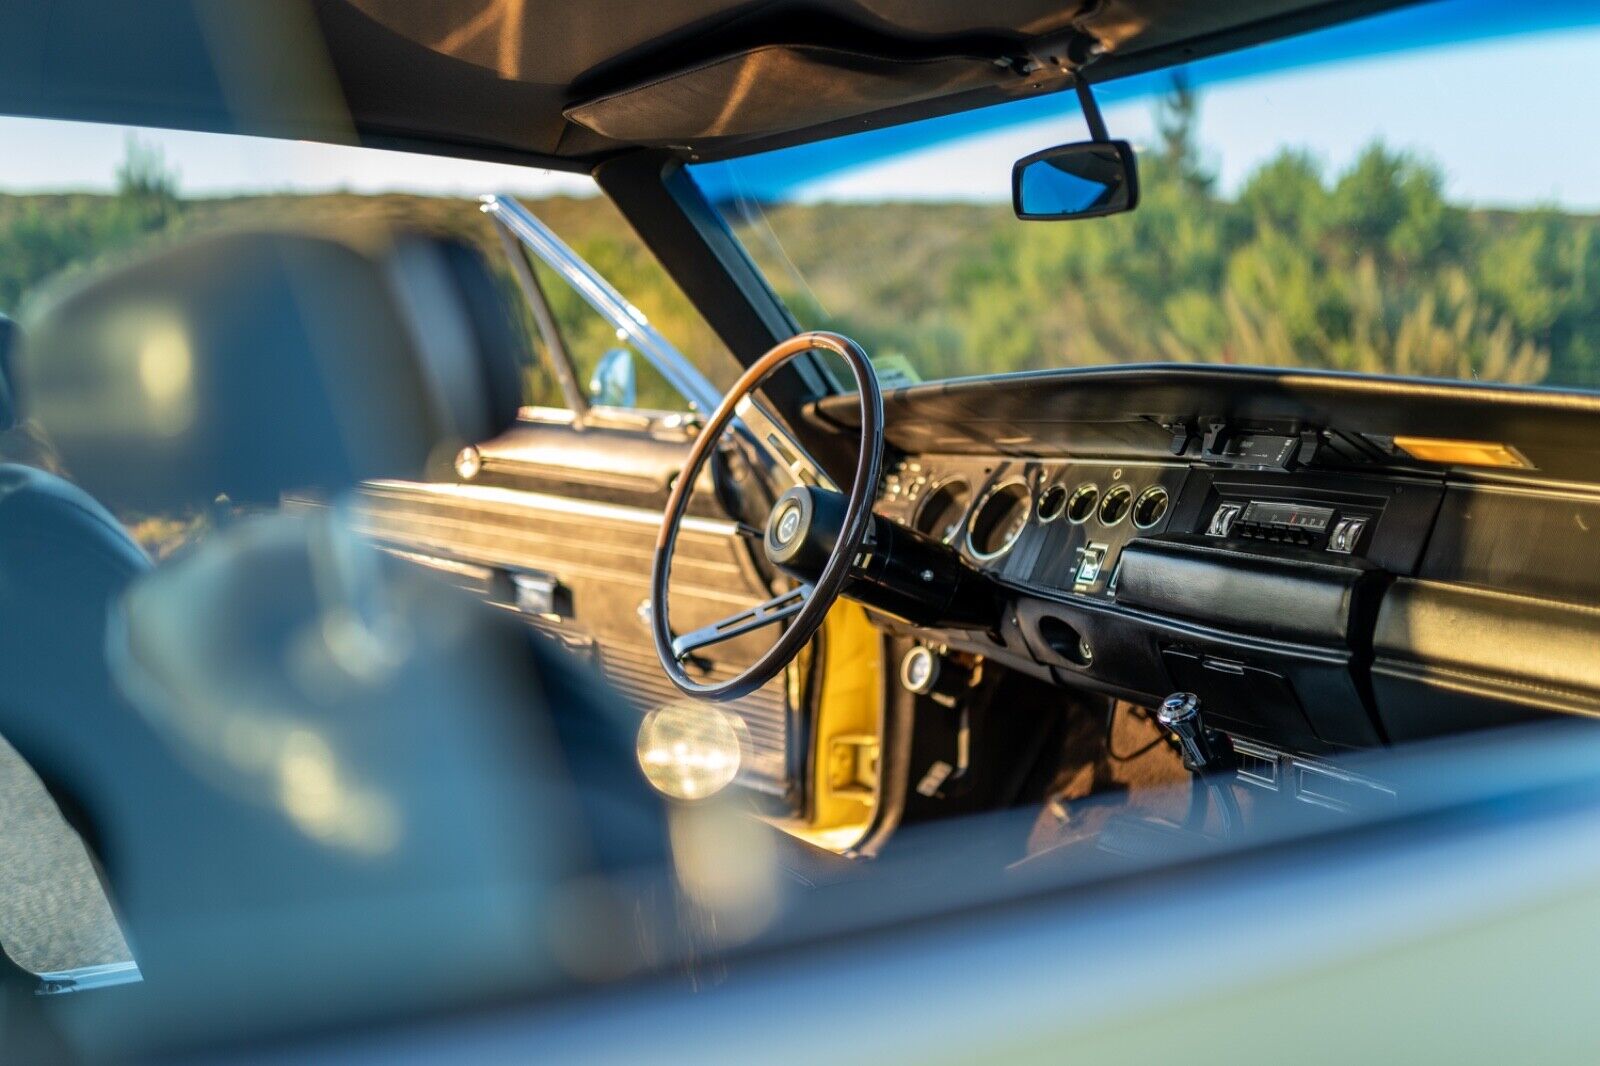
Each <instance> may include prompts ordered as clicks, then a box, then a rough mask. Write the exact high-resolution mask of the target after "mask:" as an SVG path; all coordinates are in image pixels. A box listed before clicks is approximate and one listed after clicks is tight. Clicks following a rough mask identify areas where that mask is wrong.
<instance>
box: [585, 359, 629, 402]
mask: <svg viewBox="0 0 1600 1066" xmlns="http://www.w3.org/2000/svg"><path fill="white" fill-rule="evenodd" d="M589 402H590V403H591V404H593V405H594V406H596V407H633V406H635V405H636V404H637V403H638V402H639V386H638V378H637V376H636V375H635V373H634V369H633V353H632V352H631V351H629V350H628V349H626V348H608V349H606V351H605V354H604V355H602V356H600V361H599V362H598V363H596V364H595V367H594V373H593V374H591V375H590V376H589Z"/></svg>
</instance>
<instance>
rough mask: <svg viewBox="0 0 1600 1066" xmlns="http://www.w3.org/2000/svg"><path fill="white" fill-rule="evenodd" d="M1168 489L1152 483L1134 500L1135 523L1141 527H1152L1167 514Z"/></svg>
mask: <svg viewBox="0 0 1600 1066" xmlns="http://www.w3.org/2000/svg"><path fill="white" fill-rule="evenodd" d="M1167 500H1168V497H1167V490H1166V489H1164V488H1162V487H1161V486H1160V485H1151V486H1150V487H1149V488H1147V489H1145V490H1144V491H1143V492H1141V493H1139V498H1138V499H1137V500H1134V501H1133V524H1134V525H1136V526H1138V527H1139V528H1140V529H1150V528H1151V527H1153V526H1155V525H1156V523H1158V522H1160V521H1161V520H1162V519H1163V518H1165V517H1166V515H1167Z"/></svg>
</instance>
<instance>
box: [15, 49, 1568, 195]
mask: <svg viewBox="0 0 1600 1066" xmlns="http://www.w3.org/2000/svg"><path fill="white" fill-rule="evenodd" d="M1596 68H1600V29H1597V28H1586V29H1581V30H1576V29H1568V30H1562V31H1552V32H1545V33H1540V34H1534V35H1530V36H1524V37H1518V38H1511V39H1500V40H1496V41H1486V42H1482V43H1476V44H1470V45H1458V46H1452V47H1449V48H1442V49H1441V48H1431V49H1423V50H1418V51H1411V52H1404V53H1400V54H1390V55H1383V56H1378V57H1375V58H1371V59H1366V60H1360V61H1353V62H1339V63H1335V64H1328V65H1322V66H1314V67H1310V68H1305V69H1298V70H1290V71H1275V72H1269V73H1265V74H1261V75H1257V76H1254V77H1247V78H1243V79H1239V80H1234V81H1228V82H1225V83H1222V84H1219V85H1215V86H1207V87H1204V89H1203V92H1202V95H1201V118H1200V141H1201V143H1202V144H1203V145H1204V147H1205V149H1206V151H1207V153H1208V156H1209V158H1210V161H1211V162H1212V164H1213V165H1214V166H1215V167H1216V168H1217V170H1218V173H1219V177H1220V186H1221V190H1222V191H1223V192H1224V194H1231V193H1232V192H1234V191H1236V190H1237V188H1238V186H1239V184H1240V182H1241V180H1242V178H1243V176H1244V175H1246V174H1247V173H1248V172H1249V171H1250V170H1252V169H1253V168H1254V167H1255V166H1256V165H1258V164H1259V163H1260V162H1262V161H1263V160H1265V159H1266V158H1268V157H1270V156H1271V155H1273V154H1275V153H1276V152H1277V151H1278V150H1279V149H1280V148H1282V147H1284V146H1296V147H1306V148H1309V149H1311V150H1312V151H1313V152H1314V153H1316V154H1317V155H1318V156H1319V157H1321V158H1322V159H1323V160H1324V162H1325V163H1326V164H1328V165H1329V167H1330V168H1331V169H1333V170H1338V169H1340V168H1342V167H1343V166H1344V165H1345V164H1347V163H1348V162H1349V161H1350V159H1352V158H1353V157H1354V156H1355V154H1356V153H1357V152H1358V151H1359V150H1360V149H1361V148H1362V147H1363V146H1365V145H1366V144H1368V143H1370V142H1371V141H1372V140H1374V139H1375V138H1379V137H1381V138H1382V139H1383V140H1384V141H1385V142H1386V143H1387V144H1389V145H1390V146H1400V147H1408V148H1414V149H1419V150H1421V151H1422V152H1424V153H1425V154H1427V155H1429V156H1431V157H1433V158H1434V159H1435V160H1436V161H1437V162H1438V163H1439V164H1441V166H1442V167H1443V169H1444V171H1445V173H1446V175H1447V179H1448V193H1449V195H1450V197H1451V198H1452V199H1454V200H1456V201H1458V202H1462V203H1470V204H1477V205H1492V206H1526V205H1531V204H1543V203H1557V204H1561V205H1563V206H1565V207H1568V208H1572V209H1579V210H1600V118H1597V116H1600V77H1597V76H1596ZM1496 71H1503V72H1508V73H1507V74H1505V75H1503V76H1500V77H1498V78H1497V76H1496V74H1495V72H1496ZM1061 99H1062V105H1063V110H1064V114H1063V117H1062V118H1060V119H1047V120H1044V121H1036V122H1030V123H1027V124H1024V125H1015V126H1011V127H1009V128H1004V129H1000V130H998V131H995V132H989V133H981V134H978V135H976V136H972V137H967V138H964V139H962V140H960V141H955V142H951V143H946V144H941V145H937V146H934V147H931V148H923V149H918V150H914V151H911V152H909V153H907V154H903V155H900V156H897V157H894V158H891V159H888V160H884V161H880V162H876V163H873V164H870V165H867V166H864V167H858V168H856V169H853V170H848V171H844V172H840V173H835V174H831V175H828V176H826V177H824V178H822V179H819V180H817V181H814V182H812V183H810V184H809V185H808V186H806V187H804V188H803V189H801V190H798V193H799V195H800V197H801V198H803V199H808V200H882V199H890V198H892V199H966V200H1005V199H1007V198H1008V197H1009V194H1010V193H1009V190H1010V185H1009V175H1010V167H1011V162H1012V160H1014V159H1016V158H1017V157H1019V156H1021V155H1025V154H1027V153H1029V152H1031V151H1034V150H1036V149H1038V148H1041V147H1044V146H1046V145H1049V144H1052V143H1057V142H1060V141H1066V140H1075V139H1079V138H1081V137H1082V136H1083V135H1084V133H1083V127H1082V121H1081V118H1079V116H1078V115H1077V110H1076V105H1075V103H1074V102H1073V101H1072V100H1071V99H1070V98H1068V97H1062V98H1061ZM1106 121H1107V123H1108V125H1109V126H1110V129H1111V132H1112V135H1113V136H1117V137H1124V138H1127V139H1129V140H1131V141H1133V142H1134V143H1135V144H1136V145H1138V144H1141V143H1149V142H1150V141H1151V140H1152V139H1153V136H1154V128H1153V119H1152V111H1151V102H1150V100H1149V99H1142V100H1135V101H1130V102H1124V103H1117V104H1114V105H1112V106H1108V107H1107V108H1106ZM128 136H129V131H128V130H126V129H125V128H123V127H117V126H104V125H95V124H89V123H66V122H54V121H42V120H34V119H18V118H4V117H0V145H3V146H4V150H3V152H0V190H4V191H8V192H24V191H25V192H39V191H60V190H103V189H108V188H109V187H110V185H111V182H112V175H113V172H114V171H115V168H116V166H117V163H118V162H119V161H120V160H121V158H122V157H123V154H124V152H125V147H126V140H127V137H128ZM139 137H140V138H141V139H142V140H143V141H145V142H146V143H148V144H153V145H155V146H157V147H159V148H160V149H161V150H162V151H163V153H164V154H165V157H166V160H167V163H168V165H169V166H171V167H172V168H174V169H175V170H176V171H177V173H178V179H179V187H180V189H181V190H182V191H183V193H184V194H185V195H191V196H193V195H224V194H230V193H237V192H256V191H285V190H303V191H321V190H329V189H349V190H353V191H358V192H386V191H406V192H421V193H432V194H437V195H460V196H476V195H479V194H481V193H485V192H499V191H506V192H512V193H517V194H522V195H527V196H541V195H549V194H554V193H568V194H572V195H586V194H590V193H592V192H593V191H594V184H593V182H592V181H591V180H590V179H589V178H587V177H585V176H581V175H571V174H560V173H554V172H550V171H542V170H534V169H530V168H525V167H515V166H507V165H503V164H494V163H476V162H468V161H463V160H454V159H445V158H439V157H431V156H425V155H415V154H410V153H399V152H382V151H375V150H370V149H356V148H347V147H340V146H333V145H321V144H311V143H306V142H299V141H270V140H260V139H255V138H248V137H225V136H219V135H215V134H197V133H183V132H174V131H166V130H146V131H140V133H139Z"/></svg>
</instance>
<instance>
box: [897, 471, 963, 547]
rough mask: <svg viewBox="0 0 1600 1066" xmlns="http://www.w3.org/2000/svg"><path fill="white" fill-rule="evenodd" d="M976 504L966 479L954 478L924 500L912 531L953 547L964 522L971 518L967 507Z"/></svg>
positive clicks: (914, 520)
mask: <svg viewBox="0 0 1600 1066" xmlns="http://www.w3.org/2000/svg"><path fill="white" fill-rule="evenodd" d="M971 502H972V488H971V486H969V485H968V484H967V482H966V479H965V478H959V477H956V478H951V479H950V480H949V481H946V482H945V483H944V484H942V485H940V486H939V487H938V488H936V489H934V490H933V491H932V492H930V493H928V495H927V496H926V497H924V498H923V501H922V506H921V507H918V508H917V516H916V518H915V519H913V520H912V523H911V528H912V529H915V530H916V531H917V532H918V533H923V534H926V535H927V536H930V537H932V538H933V539H934V540H940V541H943V542H944V543H946V544H949V543H950V542H951V541H952V540H954V539H955V535H956V533H957V532H959V531H960V529H961V520H962V519H963V518H965V517H966V516H967V504H969V503H971Z"/></svg>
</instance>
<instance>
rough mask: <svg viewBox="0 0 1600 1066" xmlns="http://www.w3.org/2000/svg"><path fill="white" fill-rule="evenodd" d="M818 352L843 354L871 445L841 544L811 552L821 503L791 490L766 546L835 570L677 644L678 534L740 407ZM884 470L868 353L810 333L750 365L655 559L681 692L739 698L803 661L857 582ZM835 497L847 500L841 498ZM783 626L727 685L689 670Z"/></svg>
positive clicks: (878, 403) (771, 518) (708, 428)
mask: <svg viewBox="0 0 1600 1066" xmlns="http://www.w3.org/2000/svg"><path fill="white" fill-rule="evenodd" d="M818 350H821V351H829V352H833V353H834V354H835V355H837V356H839V357H840V358H841V359H843V360H844V361H845V363H846V364H847V365H848V366H849V367H850V373H851V374H852V375H853V376H854V378H855V383H856V394H857V396H858V397H859V398H860V403H861V444H860V455H859V456H858V458H857V460H856V471H855V480H854V482H853V483H852V484H851V486H850V494H849V497H848V499H847V502H846V503H845V506H844V515H843V519H842V521H840V522H838V524H837V529H838V534H837V536H836V537H834V538H832V543H831V544H824V545H820V546H819V545H816V544H810V543H807V539H808V537H810V536H811V534H812V533H813V531H814V530H816V529H817V528H818V527H819V525H821V524H820V523H815V522H813V518H814V517H815V508H816V501H814V499H813V496H812V495H811V494H809V493H808V490H807V489H806V487H805V486H801V487H798V488H795V489H791V490H789V491H788V492H786V493H784V494H783V495H782V496H780V497H779V498H778V502H777V503H775V504H774V505H773V507H772V510H771V512H770V513H769V514H768V516H767V525H766V531H765V534H764V536H763V538H762V539H763V545H764V547H765V550H766V552H767V556H768V558H770V559H772V560H773V561H774V562H775V563H778V564H779V565H784V564H785V563H787V562H790V561H792V560H793V559H794V558H795V557H796V556H797V554H799V553H800V552H802V550H810V551H812V552H813V553H815V554H816V555H817V557H818V558H819V559H820V558H821V557H822V555H821V552H822V550H823V549H825V550H826V556H825V558H826V561H825V562H823V563H822V565H821V568H820V570H821V572H820V573H819V574H818V576H817V578H816V580H815V581H814V582H811V583H802V584H801V585H799V586H798V587H797V588H794V589H791V590H789V591H788V592H784V593H781V594H779V595H777V596H774V597H772V598H771V599H769V600H766V601H764V602H762V603H759V604H757V605H755V606H754V607H752V608H750V609H749V610H745V611H740V612H739V613H738V614H734V615H730V616H729V617H727V618H724V619H722V620H721V621H719V622H715V623H713V624H711V625H709V626H703V627H701V628H699V629H696V630H694V631H693V632H691V633H686V634H684V635H683V636H680V637H674V636H673V634H672V626H671V624H670V621H669V619H668V617H667V582H668V579H669V578H670V577H671V574H672V555H673V549H674V547H675V545H676V544H677V540H678V530H679V527H680V525H681V524H682V522H683V516H684V512H685V511H686V510H687V508H688V506H689V497H690V495H691V494H693V492H694V486H695V482H696V481H697V480H698V479H699V476H700V471H701V469H702V468H703V467H704V466H705V464H706V460H707V459H709V458H710V457H711V455H712V451H713V449H714V448H715V447H716V444H717V440H718V438H720V437H721V436H722V433H723V431H724V430H726V429H727V428H728V425H729V423H731V422H732V421H733V419H734V413H735V409H736V408H737V407H738V405H739V402H740V401H741V400H743V399H744V398H745V397H746V396H748V395H749V394H750V393H751V392H752V391H753V390H754V389H755V388H756V386H757V385H759V384H760V383H761V381H762V380H763V379H765V378H766V376H767V375H768V374H770V373H772V371H773V370H775V369H777V368H778V367H779V366H782V365H783V364H784V363H786V362H788V361H789V360H790V359H793V358H794V357H795V356H797V355H799V354H800V353H802V352H809V351H818ZM882 466H883V394H882V393H881V392H880V391H879V389H878V377H877V375H876V374H875V373H873V370H872V364H871V362H869V361H868V359H867V353H866V352H865V351H863V350H862V348H861V346H860V345H859V344H857V343H856V342H855V341H853V340H851V339H850V338H848V337H844V336H841V335H839V334H837V333H825V332H811V333H801V334H798V335H796V336H794V337H790V338H789V339H788V340H786V341H783V342H782V343H780V344H778V345H776V346H774V347H773V348H772V350H771V351H769V352H767V354H765V355H763V356H762V357H761V358H760V359H758V360H756V361H755V362H754V363H752V364H751V365H750V368H749V369H748V370H746V371H745V372H744V374H743V375H742V376H741V377H740V378H739V380H738V381H736V382H734V385H733V388H731V389H729V390H728V394H727V395H726V396H724V397H723V398H722V402H721V403H720V404H718V405H717V409H716V411H715V412H713V413H712V415H711V418H710V420H709V421H707V423H706V425H705V428H704V429H703V430H702V431H701V433H700V435H699V436H698V437H697V438H696V439H695V442H694V446H693V447H692V448H690V450H689V458H688V461H687V462H686V463H685V465H684V468H683V472H682V473H681V474H679V475H678V480H677V482H676V483H675V484H674V485H673V487H672V493H671V495H670V496H669V497H668V499H667V510H666V514H665V515H664V516H663V517H662V520H661V532H660V533H659V534H657V536H656V547H655V558H654V561H653V562H652V565H651V571H650V629H651V634H652V636H654V638H655V645H656V654H657V655H658V656H660V658H661V666H662V668H663V669H664V670H666V672H667V677H669V678H671V679H672V683H673V684H674V685H676V686H677V687H678V688H679V689H680V690H682V691H683V692H684V693H686V694H687V695H690V696H694V697H697V698H699V699H704V700H733V699H738V698H739V697H740V696H747V695H749V694H750V693H751V692H754V691H755V690H756V689H758V688H760V687H761V686H762V685H765V684H766V683H767V682H768V681H771V680H772V679H773V678H774V677H777V676H778V674H779V673H781V672H782V671H783V669H784V667H786V666H788V665H789V663H790V662H791V661H793V659H794V657H795V656H796V655H798V654H799V653H800V649H801V648H803V647H805V645H806V642H807V641H809V640H810V639H811V638H812V637H813V636H814V635H815V634H816V632H817V629H818V627H820V626H821V625H822V620H823V618H824V617H826V616H827V613H828V609H829V608H831V607H832V606H833V604H834V601H835V600H837V599H838V598H839V593H840V592H841V591H842V590H843V588H844V585H845V582H846V580H847V579H848V578H849V576H850V568H851V567H852V566H853V565H854V563H855V560H856V556H857V555H858V554H859V553H860V551H861V548H862V544H863V542H864V541H865V539H866V536H867V531H868V530H869V529H870V528H871V526H872V503H873V500H874V498H875V496H876V494H877V490H878V475H879V473H880V471H881V469H882ZM828 496H829V497H831V498H834V499H836V498H837V497H834V496H833V494H831V493H830V494H828ZM834 524H835V523H834V522H831V521H830V522H828V523H826V526H827V527H828V530H829V532H830V533H831V530H832V528H833V527H834ZM783 622H786V623H788V624H787V625H785V626H784V629H783V632H782V633H780V634H779V635H778V639H777V640H776V641H774V642H773V644H772V646H771V647H770V648H768V649H767V651H766V653H765V654H763V655H762V656H761V657H760V658H759V659H757V660H756V661H755V662H754V663H752V664H751V665H750V666H748V667H746V668H745V669H744V670H743V671H741V672H740V673H739V674H737V675H736V676H734V677H732V678H729V679H728V680H726V681H722V682H718V683H715V684H708V683H703V682H699V681H696V680H694V679H693V678H691V677H690V676H689V675H688V673H687V672H685V670H684V663H685V662H687V661H689V660H690V659H691V657H693V655H694V654H695V652H697V651H699V650H700V649H702V648H706V647H709V646H711V645H713V644H720V643H722V642H723V641H726V640H731V639H733V638H734V637H737V636H741V635H743V634H745V633H749V632H751V631H752V630H756V629H761V628H764V627H766V626H769V625H774V624H777V623H783Z"/></svg>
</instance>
